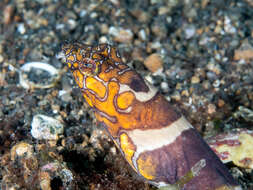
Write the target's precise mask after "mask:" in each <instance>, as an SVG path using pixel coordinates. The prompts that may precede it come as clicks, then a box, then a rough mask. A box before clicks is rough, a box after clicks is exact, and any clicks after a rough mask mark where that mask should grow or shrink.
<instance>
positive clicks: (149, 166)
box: [137, 155, 156, 180]
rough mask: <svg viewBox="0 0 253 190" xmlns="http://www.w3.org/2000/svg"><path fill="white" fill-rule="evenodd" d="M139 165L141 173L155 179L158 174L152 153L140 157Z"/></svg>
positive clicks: (145, 176) (147, 177)
mask: <svg viewBox="0 0 253 190" xmlns="http://www.w3.org/2000/svg"><path fill="white" fill-rule="evenodd" d="M137 165H138V169H139V172H140V174H141V175H142V176H143V177H144V178H146V179H148V180H153V179H154V178H155V175H156V165H155V164H154V162H153V160H152V157H151V155H149V156H147V157H146V158H141V157H139V158H138V160H137Z"/></svg>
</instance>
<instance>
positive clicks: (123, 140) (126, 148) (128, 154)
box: [120, 133, 136, 168]
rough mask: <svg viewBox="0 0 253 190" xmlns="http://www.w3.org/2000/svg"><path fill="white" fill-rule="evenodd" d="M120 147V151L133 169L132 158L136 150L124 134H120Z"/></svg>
mask: <svg viewBox="0 0 253 190" xmlns="http://www.w3.org/2000/svg"><path fill="white" fill-rule="evenodd" d="M120 147H121V150H122V151H123V152H124V154H125V158H126V160H127V161H128V162H129V164H131V166H132V167H133V168H134V166H133V163H132V157H133V155H134V153H135V151H136V148H135V146H134V144H133V143H132V141H131V139H130V138H129V137H128V136H127V134H126V133H122V134H121V135H120Z"/></svg>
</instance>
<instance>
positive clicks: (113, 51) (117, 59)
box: [110, 48, 122, 62]
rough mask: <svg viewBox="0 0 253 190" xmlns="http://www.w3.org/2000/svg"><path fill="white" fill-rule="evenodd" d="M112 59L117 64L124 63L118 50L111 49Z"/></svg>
mask: <svg viewBox="0 0 253 190" xmlns="http://www.w3.org/2000/svg"><path fill="white" fill-rule="evenodd" d="M110 55H111V58H112V59H113V60H114V61H115V62H122V61H121V58H119V57H118V56H117V50H116V49H115V48H111V54H110Z"/></svg>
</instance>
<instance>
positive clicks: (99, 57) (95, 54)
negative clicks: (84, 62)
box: [92, 53, 101, 59]
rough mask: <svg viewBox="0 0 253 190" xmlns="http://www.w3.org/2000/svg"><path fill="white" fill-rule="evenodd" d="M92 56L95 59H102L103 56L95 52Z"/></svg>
mask: <svg viewBox="0 0 253 190" xmlns="http://www.w3.org/2000/svg"><path fill="white" fill-rule="evenodd" d="M92 58H93V59H101V56H100V55H98V54H97V53H94V54H93V55H92Z"/></svg>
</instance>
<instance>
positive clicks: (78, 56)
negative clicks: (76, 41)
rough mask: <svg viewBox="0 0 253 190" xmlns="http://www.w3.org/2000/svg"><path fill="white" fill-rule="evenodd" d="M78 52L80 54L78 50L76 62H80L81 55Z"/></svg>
mask: <svg viewBox="0 0 253 190" xmlns="http://www.w3.org/2000/svg"><path fill="white" fill-rule="evenodd" d="M79 52H80V50H78V53H77V54H76V59H77V60H78V61H81V60H82V55H81V54H80V53H79Z"/></svg>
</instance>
